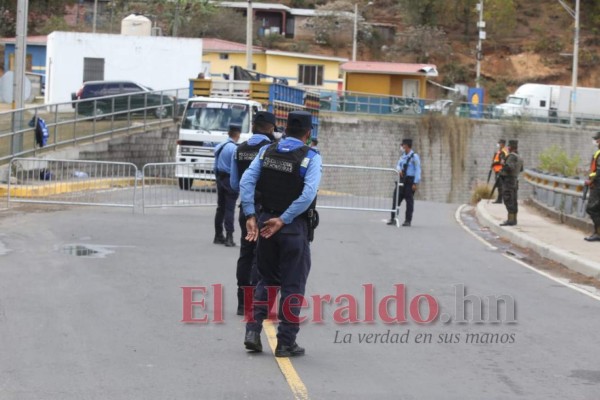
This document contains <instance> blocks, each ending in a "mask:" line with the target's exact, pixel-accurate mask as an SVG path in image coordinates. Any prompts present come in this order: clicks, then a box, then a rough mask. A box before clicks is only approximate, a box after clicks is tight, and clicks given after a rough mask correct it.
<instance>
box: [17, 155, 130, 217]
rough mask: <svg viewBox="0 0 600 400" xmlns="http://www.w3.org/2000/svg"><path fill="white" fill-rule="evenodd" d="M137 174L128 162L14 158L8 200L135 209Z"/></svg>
mask: <svg viewBox="0 0 600 400" xmlns="http://www.w3.org/2000/svg"><path fill="white" fill-rule="evenodd" d="M138 175H139V174H138V169H137V167H136V166H135V165H134V164H131V163H116V162H105V161H80V160H51V159H38V158H14V159H12V160H11V162H10V177H9V179H8V186H7V200H8V203H9V204H10V203H43V204H67V205H93V206H107V207H129V208H132V209H134V208H135V202H136V191H137V182H138ZM12 182H15V183H12Z"/></svg>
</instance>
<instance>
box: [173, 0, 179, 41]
mask: <svg viewBox="0 0 600 400" xmlns="http://www.w3.org/2000/svg"><path fill="white" fill-rule="evenodd" d="M179 1H180V0H177V4H175V17H174V18H173V35H172V36H173V37H177V31H178V30H179Z"/></svg>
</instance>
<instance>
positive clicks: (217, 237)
mask: <svg viewBox="0 0 600 400" xmlns="http://www.w3.org/2000/svg"><path fill="white" fill-rule="evenodd" d="M213 243H214V244H225V236H223V234H222V233H216V234H215V239H214V240H213Z"/></svg>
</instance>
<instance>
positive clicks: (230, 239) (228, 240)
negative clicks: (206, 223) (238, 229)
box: [224, 232, 235, 247]
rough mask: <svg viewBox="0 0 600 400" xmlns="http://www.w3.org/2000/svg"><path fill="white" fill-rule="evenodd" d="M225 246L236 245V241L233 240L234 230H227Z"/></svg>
mask: <svg viewBox="0 0 600 400" xmlns="http://www.w3.org/2000/svg"><path fill="white" fill-rule="evenodd" d="M224 244H225V247H235V242H234V241H233V232H227V237H226V238H225V243H224Z"/></svg>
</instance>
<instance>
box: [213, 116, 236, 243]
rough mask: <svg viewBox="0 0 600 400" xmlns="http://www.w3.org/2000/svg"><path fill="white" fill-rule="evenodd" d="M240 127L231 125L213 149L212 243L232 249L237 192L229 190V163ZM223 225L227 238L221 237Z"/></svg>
mask: <svg viewBox="0 0 600 400" xmlns="http://www.w3.org/2000/svg"><path fill="white" fill-rule="evenodd" d="M241 130H242V129H241V126H240V125H236V124H231V125H230V126H229V132H228V133H227V135H228V136H229V137H228V138H227V140H226V141H225V142H223V143H220V144H219V145H217V147H215V166H214V168H215V177H216V180H217V212H216V213H215V239H214V240H213V243H215V244H224V245H225V246H227V247H234V246H235V243H234V242H233V230H234V229H233V217H234V215H235V202H236V201H237V198H238V193H237V191H235V190H233V189H232V188H231V185H230V183H229V175H230V173H231V162H232V160H233V151H234V150H235V148H236V146H237V145H236V143H237V141H238V140H239V139H240V133H241ZM223 225H225V232H226V233H227V236H226V237H225V236H223Z"/></svg>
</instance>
